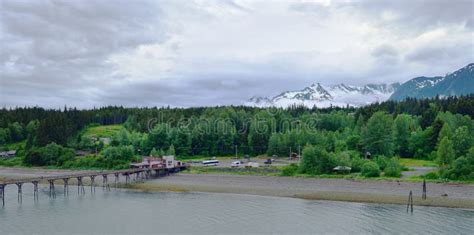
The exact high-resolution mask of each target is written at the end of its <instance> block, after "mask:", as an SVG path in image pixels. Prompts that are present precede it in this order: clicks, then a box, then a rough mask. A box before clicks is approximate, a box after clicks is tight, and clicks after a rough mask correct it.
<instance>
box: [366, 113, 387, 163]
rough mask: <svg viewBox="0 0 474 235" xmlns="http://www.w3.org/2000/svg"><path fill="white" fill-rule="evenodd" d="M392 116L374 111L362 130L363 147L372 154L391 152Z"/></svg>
mask: <svg viewBox="0 0 474 235" xmlns="http://www.w3.org/2000/svg"><path fill="white" fill-rule="evenodd" d="M392 122H393V121H392V116H391V115H388V114H386V113H384V112H376V113H374V114H373V115H372V117H370V118H369V120H368V122H367V126H366V127H365V129H364V130H363V132H362V139H363V142H364V147H365V149H366V150H367V151H369V152H370V153H371V154H373V155H386V156H391V155H392V154H393V135H392Z"/></svg>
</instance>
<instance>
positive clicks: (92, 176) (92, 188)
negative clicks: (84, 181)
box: [90, 175, 95, 193]
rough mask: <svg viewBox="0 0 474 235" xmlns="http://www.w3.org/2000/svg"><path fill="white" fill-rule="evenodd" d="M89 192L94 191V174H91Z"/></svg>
mask: <svg viewBox="0 0 474 235" xmlns="http://www.w3.org/2000/svg"><path fill="white" fill-rule="evenodd" d="M90 177H91V193H93V192H95V175H91V176H90Z"/></svg>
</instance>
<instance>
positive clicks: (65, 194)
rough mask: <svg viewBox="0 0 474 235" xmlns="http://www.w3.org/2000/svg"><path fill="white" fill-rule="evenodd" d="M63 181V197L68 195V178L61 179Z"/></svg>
mask: <svg viewBox="0 0 474 235" xmlns="http://www.w3.org/2000/svg"><path fill="white" fill-rule="evenodd" d="M63 181H64V196H67V195H69V178H63Z"/></svg>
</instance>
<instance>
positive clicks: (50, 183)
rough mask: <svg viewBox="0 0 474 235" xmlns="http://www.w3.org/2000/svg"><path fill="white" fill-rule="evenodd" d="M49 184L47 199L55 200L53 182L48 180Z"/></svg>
mask: <svg viewBox="0 0 474 235" xmlns="http://www.w3.org/2000/svg"><path fill="white" fill-rule="evenodd" d="M48 182H49V197H53V198H56V190H55V188H54V180H48Z"/></svg>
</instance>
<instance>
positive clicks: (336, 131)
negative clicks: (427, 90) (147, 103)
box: [0, 95, 474, 178]
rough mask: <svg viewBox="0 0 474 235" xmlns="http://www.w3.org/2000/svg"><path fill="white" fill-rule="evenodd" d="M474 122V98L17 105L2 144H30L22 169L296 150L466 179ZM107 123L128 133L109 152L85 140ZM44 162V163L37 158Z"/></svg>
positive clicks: (2, 127)
mask: <svg viewBox="0 0 474 235" xmlns="http://www.w3.org/2000/svg"><path fill="white" fill-rule="evenodd" d="M473 116H474V95H470V96H462V97H449V98H444V99H441V98H438V97H436V98H434V99H412V98H408V99H406V100H404V101H400V102H396V101H386V102H382V103H376V104H372V105H369V106H364V107H361V108H351V107H346V108H339V107H330V108H325V109H318V108H316V107H313V108H306V107H303V106H292V107H289V108H287V109H282V108H254V107H244V106H227V107H201V108H186V109H183V108H169V107H166V108H156V107H155V108H124V107H104V108H98V109H96V108H94V109H89V110H77V109H75V108H67V107H65V108H64V109H62V110H46V109H42V108H38V107H33V108H15V109H2V110H0V145H4V146H5V145H8V144H9V143H15V142H19V141H26V144H25V149H24V156H25V162H27V163H28V164H32V165H49V164H56V165H64V164H73V163H71V161H76V160H74V159H73V158H72V157H70V156H71V154H70V151H69V150H62V149H60V147H61V148H69V149H83V150H90V151H96V150H97V151H98V152H99V153H100V154H99V155H100V156H94V159H92V160H91V162H94V161H96V162H97V161H99V162H101V165H100V166H102V167H107V168H110V167H113V166H114V165H123V166H124V165H126V163H127V162H128V161H130V160H132V159H133V158H134V157H136V156H138V155H150V154H160V153H165V152H170V151H171V152H173V153H176V154H177V155H179V156H195V155H200V156H217V155H233V154H234V153H235V151H236V150H237V151H238V152H239V154H246V155H250V156H256V155H261V154H267V155H270V156H272V155H277V156H288V155H289V154H291V152H295V153H298V152H299V150H301V151H303V156H304V155H305V154H304V153H305V152H312V154H306V155H307V156H308V155H311V156H315V155H319V156H325V155H327V154H329V155H331V154H332V155H334V156H339V155H341V156H342V157H337V158H340V159H339V160H340V161H339V160H337V161H336V160H333V161H332V162H333V163H332V165H334V164H336V163H334V162H338V161H339V162H341V161H342V162H344V159H346V160H347V159H351V161H352V159H356V158H361V157H363V156H364V155H366V154H367V153H368V152H369V153H370V154H371V155H372V156H374V157H376V158H381V159H383V158H391V157H393V156H399V157H413V158H421V159H432V160H435V159H436V160H437V161H439V162H440V167H441V169H442V172H440V174H443V175H446V176H447V177H448V176H449V177H451V178H460V177H465V175H466V174H465V173H459V172H454V171H453V166H461V165H463V166H464V164H461V163H465V162H466V161H467V162H472V159H471V158H469V156H470V155H469V154H470V149H471V148H472V146H473V141H474V140H473V135H472V133H474V124H473V121H472V118H473ZM109 124H123V126H124V127H125V128H124V129H123V130H121V131H119V133H117V134H116V135H114V136H113V137H112V141H111V143H110V145H107V146H106V145H104V144H103V143H101V142H100V141H97V140H91V139H90V138H85V137H84V136H82V135H81V130H83V129H84V128H85V127H86V126H88V125H109ZM52 143H54V145H52ZM312 148H316V149H317V150H314V149H313V150H311V149H312ZM310 150H311V151H310ZM53 152H54V153H55V154H51V153H53ZM63 153H64V154H63ZM43 155H48V157H45V158H44V159H42V160H41V161H39V160H38V158H41V156H43ZM63 155H66V157H63V158H62V160H60V159H59V158H61V157H62V156H63ZM51 156H52V157H51ZM55 156H56V157H55ZM347 156H349V157H347ZM333 158H335V157H333ZM48 159H49V160H48ZM51 159H53V160H51ZM341 159H342V160H341ZM459 159H460V160H459ZM313 160H314V159H313ZM81 161H84V160H81ZM356 161H357V160H356ZM68 162H69V163H68ZM309 162H311V161H309ZM346 162H347V161H346ZM78 164H79V163H78ZM87 164H93V163H87ZM346 164H349V163H346ZM379 165H386V164H384V163H381V164H379ZM471 165H474V164H471ZM467 166H469V164H467ZM318 167H319V166H318ZM356 168H357V167H356ZM359 168H361V167H359ZM312 169H313V168H312ZM314 169H316V168H314ZM325 169H326V171H327V169H329V168H328V167H326V168H325ZM469 169H471V168H468V169H464V170H463V171H467V170H469ZM303 171H305V170H303ZM308 172H313V173H315V172H320V170H310V171H308ZM467 175H469V174H467ZM471 175H472V174H471ZM469 177H474V175H472V176H469Z"/></svg>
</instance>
